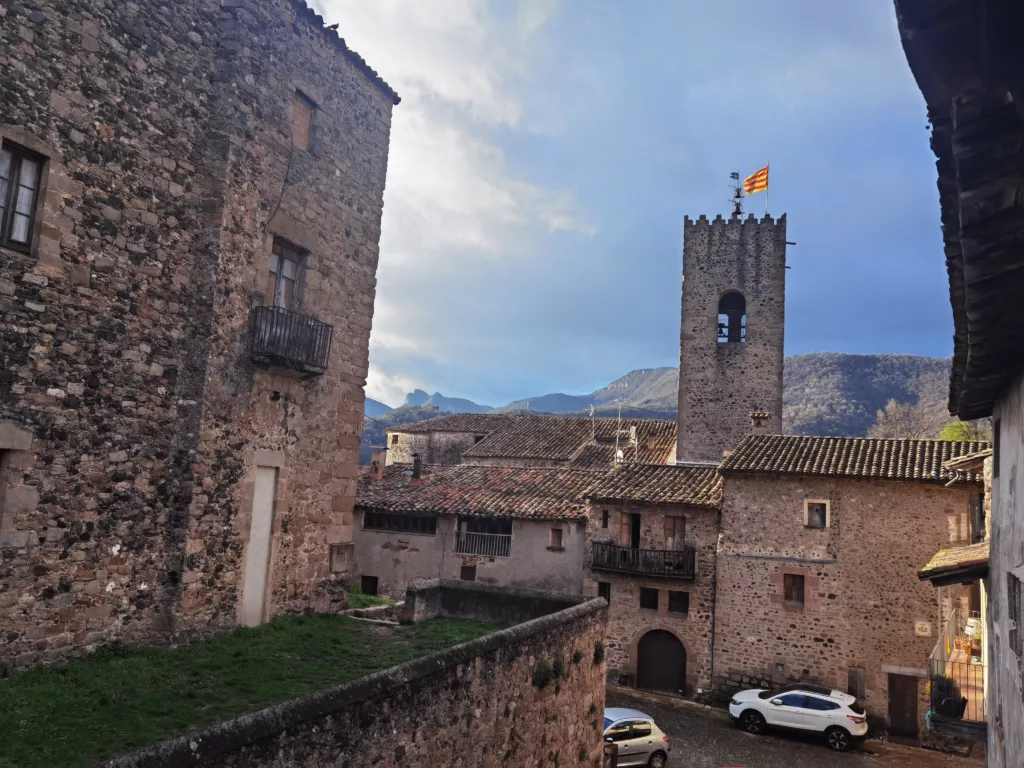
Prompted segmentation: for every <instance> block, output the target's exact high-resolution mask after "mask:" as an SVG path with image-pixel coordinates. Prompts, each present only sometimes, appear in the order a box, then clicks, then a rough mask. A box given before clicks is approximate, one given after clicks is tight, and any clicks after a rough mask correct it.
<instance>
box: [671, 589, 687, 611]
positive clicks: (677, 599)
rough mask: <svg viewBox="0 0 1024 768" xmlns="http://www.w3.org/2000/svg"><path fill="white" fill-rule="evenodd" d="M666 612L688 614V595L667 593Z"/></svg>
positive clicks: (685, 593)
mask: <svg viewBox="0 0 1024 768" xmlns="http://www.w3.org/2000/svg"><path fill="white" fill-rule="evenodd" d="M668 612H669V613H689V612H690V593H689V592H669V593H668Z"/></svg>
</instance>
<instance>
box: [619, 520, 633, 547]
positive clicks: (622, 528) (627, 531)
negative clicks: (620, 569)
mask: <svg viewBox="0 0 1024 768" xmlns="http://www.w3.org/2000/svg"><path fill="white" fill-rule="evenodd" d="M632 532H633V528H632V526H631V525H630V522H629V515H627V514H626V513H625V512H623V513H622V522H621V523H620V525H619V544H621V545H622V546H624V547H628V546H629V542H630V539H631V534H632Z"/></svg>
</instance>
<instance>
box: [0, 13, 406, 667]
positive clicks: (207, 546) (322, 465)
mask: <svg viewBox="0 0 1024 768" xmlns="http://www.w3.org/2000/svg"><path fill="white" fill-rule="evenodd" d="M221 5H222V3H221V2H220V0H187V2H181V3H175V4H173V6H170V5H167V4H163V5H161V4H152V3H123V2H113V1H112V0H82V1H80V2H75V3H71V2H64V1H61V2H43V1H42V0H23V1H22V2H19V3H16V4H10V3H8V4H7V5H6V6H0V82H3V84H4V87H3V89H2V90H0V140H2V141H3V144H4V146H5V147H7V146H11V145H14V146H17V147H21V148H23V149H28V150H31V151H33V152H36V153H38V155H39V156H40V157H41V158H42V159H43V161H44V163H45V166H44V185H43V189H42V190H41V192H40V196H39V204H38V217H37V218H38V223H37V227H36V233H35V237H34V241H33V245H32V248H31V250H30V252H28V253H21V252H17V251H11V250H3V249H0V309H2V312H0V332H2V335H3V336H2V338H3V344H2V346H0V427H2V428H0V432H3V431H4V430H7V431H11V430H18V431H19V432H18V434H21V435H28V437H27V438H24V439H22V438H19V440H20V443H19V445H21V447H17V448H14V447H12V446H11V445H6V444H2V443H0V460H2V461H3V464H4V469H3V473H4V477H3V479H2V482H3V486H4V487H6V493H0V499H2V503H3V506H2V508H0V666H8V665H12V664H13V665H14V666H18V667H22V666H27V665H31V664H33V663H37V662H39V661H45V660H49V659H52V658H57V657H60V656H62V655H75V654H78V653H80V652H82V651H84V650H86V649H88V648H91V647H93V646H94V645H95V644H97V643H100V642H103V641H107V640H111V639H113V638H115V637H119V638H121V639H124V640H127V641H130V642H135V641H138V642H156V641H158V640H160V639H169V638H172V637H178V638H187V637H188V636H191V635H192V634H194V633H200V632H207V631H217V630H218V629H220V628H224V627H228V626H231V625H233V624H234V623H235V622H236V610H237V603H238V592H239V585H240V574H241V573H243V572H244V559H245V553H246V541H247V537H248V528H249V519H248V511H247V510H248V505H251V501H250V499H251V495H252V494H251V490H250V489H251V480H252V473H253V469H254V467H255V466H256V465H258V464H260V463H262V464H263V465H267V466H272V467H273V466H276V467H278V471H279V484H278V491H279V493H278V496H277V499H276V511H277V513H276V514H275V522H274V526H275V528H274V530H275V534H274V546H273V550H272V570H271V573H272V576H271V588H270V589H269V590H268V599H267V605H266V613H267V616H270V615H272V614H273V613H275V612H278V611H280V610H282V609H285V608H295V607H304V606H305V605H309V604H312V603H314V602H315V598H314V596H313V585H314V583H315V582H316V581H317V580H318V579H320V578H322V577H323V576H325V575H326V574H327V570H328V568H327V557H328V548H329V546H330V544H331V542H333V541H341V540H344V539H345V537H346V536H349V535H350V525H351V509H352V504H353V502H354V496H355V483H354V478H355V475H356V471H357V466H356V465H357V458H356V452H357V450H358V442H359V428H360V424H361V416H362V403H363V393H362V389H361V387H362V382H363V379H364V377H365V374H366V359H367V348H368V336H369V326H370V319H371V316H372V306H373V295H374V273H375V269H376V262H377V242H378V238H379V225H380V216H381V210H382V207H381V206H382V203H381V200H382V191H383V186H384V176H385V165H386V158H387V146H388V136H389V121H390V112H391V107H392V99H391V97H390V96H389V95H388V94H387V93H385V91H384V90H382V88H381V86H380V84H379V83H378V82H377V81H375V80H374V79H372V78H371V77H370V76H368V74H367V72H366V68H365V64H360V61H357V60H356V59H355V58H354V56H353V55H352V54H350V53H348V52H346V51H344V50H343V49H342V48H340V47H339V45H338V42H337V40H336V38H331V37H330V34H332V33H328V32H327V31H325V30H324V29H322V28H321V27H320V26H319V24H318V23H317V22H316V20H315V19H313V18H312V16H311V14H308V12H307V11H306V10H305V6H304V5H303V4H302V3H300V2H297V0H232V2H224V3H223V5H224V8H221ZM297 88H301V89H302V90H303V92H304V93H307V94H308V95H309V96H310V97H311V98H313V99H315V100H317V101H318V104H319V109H318V111H317V115H316V116H315V117H314V121H313V129H314V130H313V133H314V141H313V144H312V145H311V147H310V151H309V152H301V151H299V150H295V151H293V150H292V149H291V141H290V135H291V114H290V110H291V104H292V101H293V98H294V94H295V92H296V89H297ZM286 175H287V179H288V183H287V184H285V183H284V182H285V177H286ZM271 219H273V220H272V221H271ZM275 234H276V235H279V236H282V237H284V238H285V239H287V240H289V241H291V242H292V243H293V244H295V245H298V246H300V247H305V248H307V249H308V251H309V256H308V259H307V264H306V275H305V280H304V285H305V290H304V291H302V292H301V302H302V311H303V312H304V313H306V314H313V315H315V316H316V317H317V318H318V319H319V320H322V321H324V322H327V323H330V324H332V325H333V326H334V337H333V346H332V352H331V358H330V361H329V365H328V374H327V375H326V376H324V377H321V378H319V379H314V380H312V381H306V382H300V381H297V380H295V379H285V378H284V377H280V376H276V375H273V374H270V373H267V372H263V371H258V370H256V369H255V368H254V367H253V365H252V363H251V362H250V361H249V357H248V354H247V349H248V347H247V345H248V338H247V327H248V325H247V323H248V312H249V309H250V307H251V306H253V305H254V304H258V303H262V300H263V293H264V291H265V288H266V282H267V269H268V263H267V259H268V256H269V250H270V243H271V241H272V238H273V236H274V235H275ZM4 424H6V427H3V426H2V425H4ZM328 424H329V425H330V426H329V428H328V427H327V425H328ZM26 440H28V441H30V442H28V443H26ZM0 490H2V488H0Z"/></svg>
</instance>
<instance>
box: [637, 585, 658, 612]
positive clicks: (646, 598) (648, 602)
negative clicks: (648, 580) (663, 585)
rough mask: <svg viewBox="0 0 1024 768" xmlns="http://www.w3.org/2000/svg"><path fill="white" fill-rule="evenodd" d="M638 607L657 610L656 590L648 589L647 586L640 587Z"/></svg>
mask: <svg viewBox="0 0 1024 768" xmlns="http://www.w3.org/2000/svg"><path fill="white" fill-rule="evenodd" d="M640 607H641V608H647V609H648V610H651V611H656V610H658V590H656V589H648V588H647V587H641V588H640Z"/></svg>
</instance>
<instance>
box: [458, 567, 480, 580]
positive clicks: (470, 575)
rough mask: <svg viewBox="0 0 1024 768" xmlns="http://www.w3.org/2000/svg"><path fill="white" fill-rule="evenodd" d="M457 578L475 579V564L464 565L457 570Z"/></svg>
mask: <svg viewBox="0 0 1024 768" xmlns="http://www.w3.org/2000/svg"><path fill="white" fill-rule="evenodd" d="M459 578H460V579H462V580H463V581H476V566H475V565H464V566H462V569H461V570H460V571H459Z"/></svg>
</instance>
